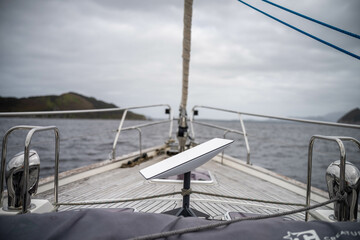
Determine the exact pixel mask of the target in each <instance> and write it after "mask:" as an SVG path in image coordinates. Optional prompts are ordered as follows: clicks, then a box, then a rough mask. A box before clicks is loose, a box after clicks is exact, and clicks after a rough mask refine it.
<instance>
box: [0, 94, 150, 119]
mask: <svg viewBox="0 0 360 240" xmlns="http://www.w3.org/2000/svg"><path fill="white" fill-rule="evenodd" d="M99 108H117V106H116V105H114V104H111V103H106V102H103V101H100V100H97V99H95V98H93V97H86V96H83V95H80V94H78V93H74V92H69V93H64V94H61V95H60V96H56V95H50V96H38V97H29V98H11V97H9V98H4V97H0V112H29V111H60V110H83V109H86V110H87V109H99ZM122 113H123V111H119V112H107V113H86V114H66V115H57V116H56V117H65V118H102V119H120V118H121V116H122ZM126 116H127V117H126V118H127V119H137V120H145V119H146V117H145V116H144V115H141V114H136V113H133V112H130V111H129V112H128V113H127V115H126Z"/></svg>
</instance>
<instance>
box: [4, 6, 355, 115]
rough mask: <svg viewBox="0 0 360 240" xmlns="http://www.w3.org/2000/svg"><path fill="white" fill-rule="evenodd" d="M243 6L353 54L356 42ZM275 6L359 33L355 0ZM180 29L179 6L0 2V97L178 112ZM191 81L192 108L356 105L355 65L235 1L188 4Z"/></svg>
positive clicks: (267, 110) (319, 110)
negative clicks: (74, 98) (71, 95)
mask: <svg viewBox="0 0 360 240" xmlns="http://www.w3.org/2000/svg"><path fill="white" fill-rule="evenodd" d="M246 1H247V2H248V3H250V4H253V5H254V6H257V7H259V8H261V9H262V10H264V11H266V12H269V13H270V14H272V15H274V16H276V17H279V18H281V19H283V20H285V21H287V22H288V23H290V24H293V25H295V26H297V27H300V28H302V29H304V30H306V31H309V32H310V33H312V34H316V35H317V36H318V37H320V38H324V39H325V40H326V41H329V42H331V43H333V44H336V45H338V46H340V47H342V48H344V49H346V50H348V51H351V52H353V53H355V54H357V55H360V40H359V39H355V38H351V37H348V36H344V35H342V34H340V33H337V32H334V31H332V30H329V29H326V28H324V27H321V26H318V25H315V24H314V23H310V22H308V21H306V20H303V19H300V18H299V17H294V16H293V15H291V14H289V13H286V12H284V11H282V10H279V9H276V8H275V7H273V6H270V5H269V4H266V3H264V2H262V1H260V0H246ZM274 2H275V3H278V4H280V5H283V6H285V7H288V8H291V9H292V10H295V11H298V12H300V13H303V14H305V15H308V16H310V17H313V18H316V19H318V20H321V21H324V22H326V23H329V24H331V25H334V26H337V27H339V28H343V29H345V30H348V31H350V32H353V33H356V34H360V14H359V12H360V1H359V0H346V1H339V0H316V1H313V0H302V1H298V0H286V1H285V0H274ZM182 24H183V0H127V1H125V0H89V1H85V0H84V1H82V0H79V1H70V0H68V1H67V0H62V1H60V0H58V1H56V0H49V1H45V0H44V1H28V0H23V1H18V0H1V1H0V96H3V97H29V96H39V95H49V94H61V93H65V92H69V91H73V92H78V93H80V94H84V95H86V96H93V97H95V98H98V99H101V100H104V101H107V102H111V103H114V104H116V105H118V106H121V107H126V106H135V105H147V104H157V103H168V104H170V105H171V106H172V107H173V109H175V110H176V112H177V109H178V107H179V105H180V100H181V80H182V76H181V74H182V58H181V54H182V31H183V25H182ZM189 81H190V82H189V97H188V111H189V110H190V109H191V107H192V106H193V105H195V104H196V105H210V106H214V107H223V108H227V109H232V110H238V111H244V112H252V113H262V114H271V115H281V116H319V115H324V114H327V113H331V112H346V111H349V110H351V109H353V108H355V107H359V106H360V94H359V90H360V61H359V60H357V59H355V58H352V57H350V56H348V55H345V54H343V53H340V52H338V51H336V50H334V49H332V48H330V47H328V46H325V45H323V44H321V43H319V42H316V41H314V40H312V39H310V38H309V37H306V36H304V35H301V34H299V33H298V32H296V31H294V30H292V29H289V28H287V27H285V26H284V25H282V24H280V23H277V22H275V21H274V20H272V19H270V18H268V17H266V16H264V15H262V14H260V13H258V12H256V11H254V10H253V9H251V8H249V7H247V6H245V5H243V4H241V3H239V2H238V1H236V0H194V9H193V28H192V52H191V63H190V80H189ZM146 114H148V115H150V116H152V115H153V114H155V113H154V112H147V113H146ZM209 114H210V115H211V116H214V117H219V116H218V115H214V114H213V113H209ZM210 115H209V116H210ZM153 117H154V116H153Z"/></svg>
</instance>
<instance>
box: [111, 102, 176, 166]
mask: <svg viewBox="0 0 360 240" xmlns="http://www.w3.org/2000/svg"><path fill="white" fill-rule="evenodd" d="M161 106H166V107H168V108H169V111H170V114H169V120H166V122H170V129H169V139H170V138H171V135H172V128H173V119H172V118H173V114H172V110H171V107H170V105H169V104H158V105H148V106H140V107H132V108H126V109H123V110H124V112H123V115H122V117H121V121H120V123H119V127H118V129H117V132H116V135H115V139H114V142H113V147H112V150H111V153H110V156H111V159H112V160H114V159H115V157H116V145H117V142H118V139H119V137H120V133H121V130H124V129H123V124H124V122H125V118H126V114H127V112H128V110H131V109H140V108H152V107H161ZM164 122H165V121H164ZM160 123H163V122H156V123H148V124H144V125H140V126H136V127H135V128H140V127H145V126H150V125H155V124H160ZM135 128H134V129H135ZM139 134H140V138H141V131H140V133H139Z"/></svg>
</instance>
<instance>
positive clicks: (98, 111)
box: [0, 104, 173, 159]
mask: <svg viewBox="0 0 360 240" xmlns="http://www.w3.org/2000/svg"><path fill="white" fill-rule="evenodd" d="M155 107H167V108H168V109H169V119H168V120H165V121H158V122H151V123H148V124H143V125H139V126H134V127H128V128H124V129H123V128H122V127H123V124H124V121H125V118H126V115H127V113H128V111H129V110H135V109H145V108H155ZM119 111H123V114H122V117H121V121H120V124H119V127H118V129H117V133H116V135H115V139H114V142H113V146H112V151H111V153H110V158H111V159H115V157H116V156H115V155H116V146H117V141H118V139H119V136H120V133H121V131H124V130H138V132H139V142H140V143H139V149H140V153H141V151H142V150H141V149H142V144H141V130H140V128H142V127H147V126H152V125H156V124H161V123H166V122H170V128H169V138H171V135H172V129H173V114H172V110H171V107H170V105H169V104H154V105H144V106H135V107H128V108H104V109H89V110H66V111H39V112H3V113H0V117H14V116H43V115H64V114H84V113H102V112H119Z"/></svg>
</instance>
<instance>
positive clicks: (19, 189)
mask: <svg viewBox="0 0 360 240" xmlns="http://www.w3.org/2000/svg"><path fill="white" fill-rule="evenodd" d="M39 174H40V157H39V155H38V153H37V152H36V151H35V150H30V151H29V178H28V179H29V181H28V183H27V184H25V181H26V180H25V177H24V176H25V175H24V152H20V153H18V154H16V155H15V156H14V157H13V158H12V159H11V160H10V161H9V163H8V164H7V166H6V173H5V178H6V185H7V189H8V209H9V210H19V209H21V208H22V206H23V201H26V206H27V207H28V208H30V204H31V199H30V197H31V195H33V194H35V193H36V191H37V188H38V183H39ZM25 186H27V187H26V189H25ZM25 191H27V192H28V194H27V195H26V196H27V197H26V199H23V196H24V192H25Z"/></svg>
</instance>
